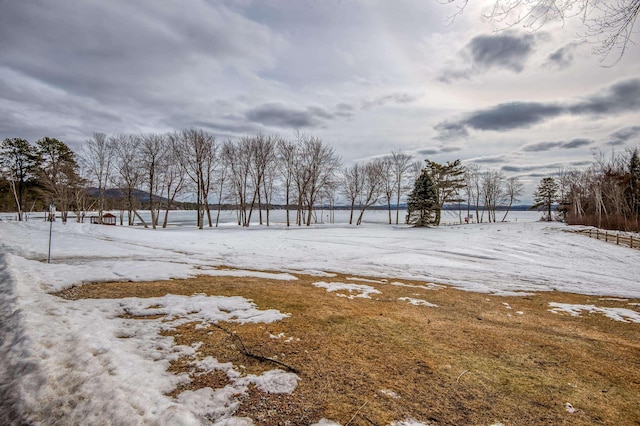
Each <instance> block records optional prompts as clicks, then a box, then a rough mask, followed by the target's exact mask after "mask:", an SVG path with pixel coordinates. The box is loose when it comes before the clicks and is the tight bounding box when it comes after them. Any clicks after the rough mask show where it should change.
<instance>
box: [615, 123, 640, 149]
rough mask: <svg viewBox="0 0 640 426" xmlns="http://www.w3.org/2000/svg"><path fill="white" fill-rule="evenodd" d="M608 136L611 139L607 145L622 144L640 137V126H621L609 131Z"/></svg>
mask: <svg viewBox="0 0 640 426" xmlns="http://www.w3.org/2000/svg"><path fill="white" fill-rule="evenodd" d="M610 137H611V140H610V141H609V142H607V145H624V144H625V143H626V142H628V141H630V140H634V139H637V138H640V126H629V127H623V128H622V129H619V130H616V131H615V132H613V133H611V135H610Z"/></svg>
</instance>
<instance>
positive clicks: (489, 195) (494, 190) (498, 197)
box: [480, 170, 506, 222]
mask: <svg viewBox="0 0 640 426" xmlns="http://www.w3.org/2000/svg"><path fill="white" fill-rule="evenodd" d="M480 179H481V192H482V197H483V198H484V208H485V210H486V211H487V216H488V217H489V222H496V210H497V208H498V206H499V205H500V203H501V201H502V199H503V189H504V188H503V182H504V180H505V179H506V177H505V175H504V173H502V172H501V171H498V170H487V171H486V172H483V173H482V174H481V176H480Z"/></svg>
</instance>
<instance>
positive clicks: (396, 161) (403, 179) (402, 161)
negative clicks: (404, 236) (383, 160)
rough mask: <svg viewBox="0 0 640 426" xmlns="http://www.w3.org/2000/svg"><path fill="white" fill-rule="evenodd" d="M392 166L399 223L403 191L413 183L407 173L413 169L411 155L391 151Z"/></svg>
mask: <svg viewBox="0 0 640 426" xmlns="http://www.w3.org/2000/svg"><path fill="white" fill-rule="evenodd" d="M420 165H421V166H422V163H420ZM391 168H392V171H393V176H394V178H395V192H396V225H397V224H398V223H399V219H400V198H401V196H402V194H403V192H405V191H408V190H410V189H411V185H410V184H409V183H408V182H407V175H408V174H409V172H410V170H411V156H410V155H407V154H404V153H402V152H397V151H393V152H392V153H391ZM414 180H415V179H414Z"/></svg>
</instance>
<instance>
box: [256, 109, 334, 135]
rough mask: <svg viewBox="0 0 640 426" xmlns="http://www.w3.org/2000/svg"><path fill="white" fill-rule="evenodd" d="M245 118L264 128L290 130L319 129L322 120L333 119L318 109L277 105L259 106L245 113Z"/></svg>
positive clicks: (330, 115)
mask: <svg viewBox="0 0 640 426" xmlns="http://www.w3.org/2000/svg"><path fill="white" fill-rule="evenodd" d="M245 116H246V118H247V119H248V120H250V121H253V122H257V123H261V124H264V125H266V126H273V127H281V128H292V129H300V128H312V127H320V126H322V125H323V124H324V120H326V119H328V118H332V117H333V115H332V114H329V113H327V112H326V111H325V110H324V109H322V108H319V107H309V108H307V109H294V108H289V107H287V106H284V105H282V104H279V103H267V104H263V105H260V106H258V107H256V108H253V109H251V110H249V111H247V113H246V114H245Z"/></svg>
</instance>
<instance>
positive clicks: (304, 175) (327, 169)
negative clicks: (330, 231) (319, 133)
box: [296, 136, 340, 226]
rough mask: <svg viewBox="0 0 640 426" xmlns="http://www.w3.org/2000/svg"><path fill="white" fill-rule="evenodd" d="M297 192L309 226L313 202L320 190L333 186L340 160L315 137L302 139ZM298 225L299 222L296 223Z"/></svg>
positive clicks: (331, 149)
mask: <svg viewBox="0 0 640 426" xmlns="http://www.w3.org/2000/svg"><path fill="white" fill-rule="evenodd" d="M299 166H300V167H299V169H298V179H296V181H297V182H298V192H299V194H301V197H300V199H301V201H302V202H303V203H304V206H305V207H306V208H307V220H306V224H307V226H309V225H311V219H312V215H313V209H314V206H315V202H316V201H317V198H318V196H319V195H320V193H321V192H322V190H323V189H324V188H325V187H326V186H327V185H330V184H333V181H334V179H335V173H336V171H337V170H338V169H339V167H340V158H339V157H338V156H337V155H336V154H335V152H334V150H333V148H332V147H330V146H328V145H325V144H324V143H323V142H322V141H321V140H320V139H318V138H316V137H312V136H311V137H307V136H304V137H303V138H302V146H301V148H300V155H299ZM298 223H299V224H300V222H298Z"/></svg>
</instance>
